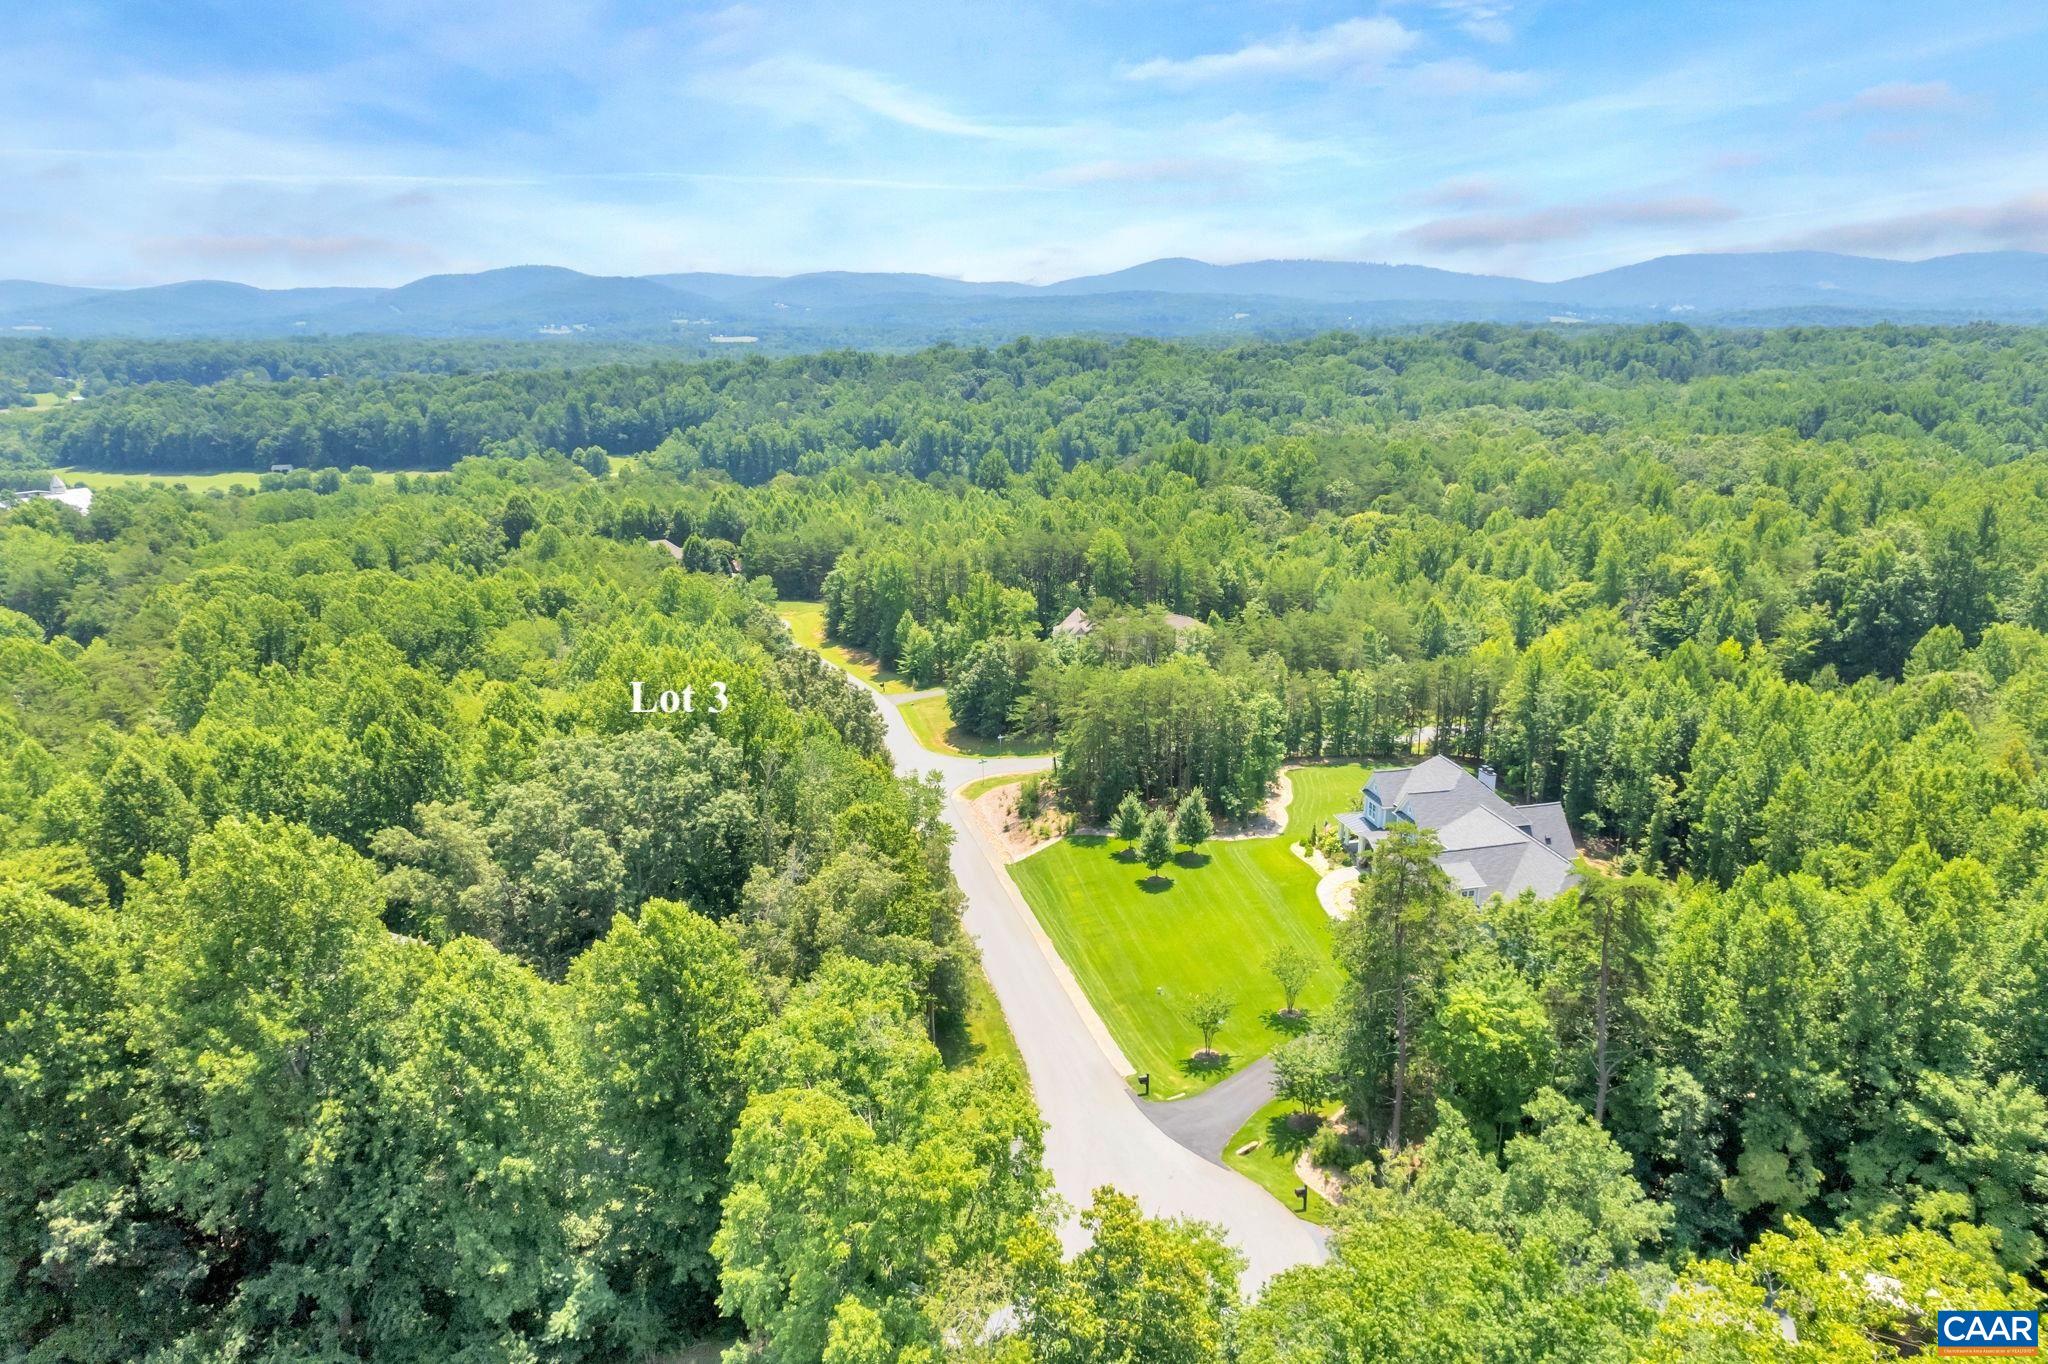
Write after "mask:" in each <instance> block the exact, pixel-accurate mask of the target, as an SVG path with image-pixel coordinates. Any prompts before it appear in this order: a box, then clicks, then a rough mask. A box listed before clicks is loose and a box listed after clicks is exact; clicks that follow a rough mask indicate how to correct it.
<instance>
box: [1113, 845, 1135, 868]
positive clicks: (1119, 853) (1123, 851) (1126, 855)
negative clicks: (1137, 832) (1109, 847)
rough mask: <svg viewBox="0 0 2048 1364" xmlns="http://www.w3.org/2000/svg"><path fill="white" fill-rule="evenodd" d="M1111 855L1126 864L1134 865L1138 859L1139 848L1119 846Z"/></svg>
mask: <svg viewBox="0 0 2048 1364" xmlns="http://www.w3.org/2000/svg"><path fill="white" fill-rule="evenodd" d="M1110 856H1111V857H1114V858H1115V859H1116V860H1117V861H1119V862H1121V863H1123V864H1124V865H1125V866H1133V865H1135V864H1136V863H1137V861H1138V850H1137V849H1136V848H1118V849H1117V850H1116V851H1115V852H1113V853H1111V854H1110Z"/></svg>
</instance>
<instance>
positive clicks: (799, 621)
mask: <svg viewBox="0 0 2048 1364" xmlns="http://www.w3.org/2000/svg"><path fill="white" fill-rule="evenodd" d="M775 613H776V614H777V615H779V616H781V617H782V619H783V621H784V623H786V624H787V625H788V626H789V633H790V634H791V636H793V637H794V638H795V640H796V642H797V643H798V644H801V645H803V646H804V647H805V648H806V649H815V650H817V651H818V652H819V653H821V654H823V655H824V656H825V659H826V661H827V662H829V663H831V664H833V665H834V666H836V667H839V668H843V669H845V670H846V671H847V672H850V673H852V674H853V675H854V676H855V677H858V678H860V679H861V680H862V681H864V682H867V683H869V684H871V685H872V686H874V687H875V689H876V690H878V691H881V692H885V693H890V694H900V693H902V692H907V691H913V690H915V688H913V687H912V686H911V685H910V683H908V682H906V681H905V680H904V679H903V678H902V677H900V676H898V675H897V674H896V673H895V672H893V671H891V670H890V669H888V668H884V667H882V666H881V665H880V664H878V663H876V662H875V660H874V659H873V658H871V657H870V656H868V655H867V654H864V653H861V652H859V651H857V650H852V649H842V648H840V647H839V646H838V645H837V644H827V643H826V642H825V603H823V602H817V601H791V600H784V601H778V602H776V603H775ZM920 737H921V736H920Z"/></svg>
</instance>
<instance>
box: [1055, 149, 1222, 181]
mask: <svg viewBox="0 0 2048 1364" xmlns="http://www.w3.org/2000/svg"><path fill="white" fill-rule="evenodd" d="M1245 169H1246V167H1245V164H1244V162H1242V161H1237V160H1231V159H1227V158H1223V157H1202V156H1160V157H1152V158H1149V159H1145V160H1122V161H1120V160H1105V161H1084V162H1081V163H1079V164H1077V165H1072V166H1061V167H1059V168H1058V169H1056V170H1052V171H1048V172H1047V173H1046V175H1045V177H1044V178H1045V182H1046V183H1047V184H1049V185H1061V186H1076V185H1131V184H1152V185H1156V184H1170V183H1185V182H1190V181H1211V182H1213V181H1224V180H1235V179H1237V178H1238V177H1240V176H1241V175H1243V174H1244V171H1245Z"/></svg>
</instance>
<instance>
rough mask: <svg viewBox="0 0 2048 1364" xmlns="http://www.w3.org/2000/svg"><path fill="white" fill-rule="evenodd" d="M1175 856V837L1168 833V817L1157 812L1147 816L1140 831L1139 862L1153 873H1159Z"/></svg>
mask: <svg viewBox="0 0 2048 1364" xmlns="http://www.w3.org/2000/svg"><path fill="white" fill-rule="evenodd" d="M1172 856H1173V837H1172V835H1170V834H1169V833H1167V831H1166V816H1165V815H1162V814H1160V813H1159V812H1158V811H1157V810H1154V811H1152V813H1150V814H1148V815H1146V816H1145V823H1144V826H1143V827H1142V828H1140V829H1139V831H1138V860H1139V861H1140V862H1143V863H1144V864H1145V866H1146V867H1147V868H1148V869H1150V870H1151V871H1154V872H1156V871H1158V870H1159V869H1160V868H1161V867H1163V866H1165V865H1166V860H1167V859H1168V858H1169V857H1172Z"/></svg>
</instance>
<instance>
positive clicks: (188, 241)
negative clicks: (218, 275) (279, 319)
mask: <svg viewBox="0 0 2048 1364" xmlns="http://www.w3.org/2000/svg"><path fill="white" fill-rule="evenodd" d="M136 252H137V254H139V255H140V256H142V257H143V258H144V259H146V260H160V261H175V262H178V263H179V264H181V265H182V264H189V263H191V262H194V261H203V262H213V263H216V264H220V265H226V266H230V267H239V268H247V267H249V266H251V265H266V266H267V265H275V264H285V265H291V266H298V267H313V268H316V269H324V268H326V267H328V266H331V265H335V264H344V265H357V266H379V267H381V266H385V265H389V264H391V263H392V262H404V263H406V264H410V265H415V266H422V267H424V266H428V265H431V264H433V263H434V261H435V260H436V259H437V258H436V256H435V254H434V253H433V252H432V251H431V250H429V249H427V248H426V247H424V246H422V245H420V244H419V243H417V242H399V241H392V240H390V239H389V238H385V237H371V236H363V235H356V234H333V235H318V236H287V235H281V234H274V233H199V234H193V235H186V236H170V237H145V238H143V239H142V240H141V241H139V242H137V243H136Z"/></svg>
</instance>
